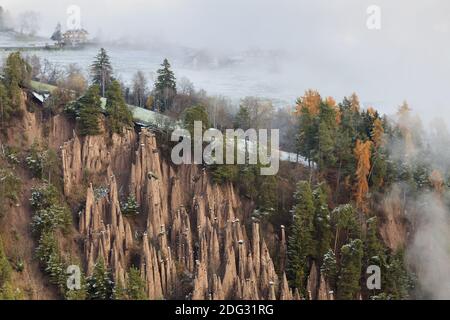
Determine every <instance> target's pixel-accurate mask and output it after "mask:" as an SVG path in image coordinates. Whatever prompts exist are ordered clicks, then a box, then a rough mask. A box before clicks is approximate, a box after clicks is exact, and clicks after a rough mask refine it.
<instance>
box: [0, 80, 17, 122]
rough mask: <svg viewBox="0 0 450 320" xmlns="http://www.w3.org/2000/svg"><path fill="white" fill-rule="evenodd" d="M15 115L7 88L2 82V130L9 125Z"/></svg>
mask: <svg viewBox="0 0 450 320" xmlns="http://www.w3.org/2000/svg"><path fill="white" fill-rule="evenodd" d="M13 113H14V108H13V107H12V105H11V101H10V99H9V95H8V92H7V91H6V87H5V86H4V85H3V83H2V82H0V128H4V126H5V125H6V124H7V123H8V121H9V120H10V118H11V116H12V115H13Z"/></svg>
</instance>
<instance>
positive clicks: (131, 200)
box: [122, 194, 139, 216]
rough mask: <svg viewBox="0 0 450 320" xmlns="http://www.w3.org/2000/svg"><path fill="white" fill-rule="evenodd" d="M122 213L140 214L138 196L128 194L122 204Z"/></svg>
mask: <svg viewBox="0 0 450 320" xmlns="http://www.w3.org/2000/svg"><path fill="white" fill-rule="evenodd" d="M122 213H123V214H124V215H129V216H135V215H138V214H139V204H138V203H137V201H136V197H135V196H134V195H133V194H132V195H130V196H128V198H127V201H126V202H125V203H124V204H122Z"/></svg>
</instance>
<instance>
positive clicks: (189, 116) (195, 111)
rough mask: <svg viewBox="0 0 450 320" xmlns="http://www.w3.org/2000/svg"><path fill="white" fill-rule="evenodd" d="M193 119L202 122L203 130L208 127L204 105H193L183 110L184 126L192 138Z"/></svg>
mask: <svg viewBox="0 0 450 320" xmlns="http://www.w3.org/2000/svg"><path fill="white" fill-rule="evenodd" d="M195 121H201V122H202V130H203V131H204V130H207V129H208V128H209V127H210V125H209V119H208V112H207V111H206V108H205V107H204V106H194V107H190V108H187V109H186V110H185V111H184V127H185V128H186V129H187V130H188V131H189V132H190V134H191V137H192V138H193V137H194V124H195Z"/></svg>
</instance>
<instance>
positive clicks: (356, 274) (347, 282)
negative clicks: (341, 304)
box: [337, 239, 363, 300]
mask: <svg viewBox="0 0 450 320" xmlns="http://www.w3.org/2000/svg"><path fill="white" fill-rule="evenodd" d="M362 258H363V243H362V241H361V240H360V239H355V240H352V241H351V242H350V243H348V244H346V245H344V246H342V248H341V259H340V266H341V268H340V270H339V278H338V283H337V298H338V299H340V300H352V299H356V298H357V294H358V293H359V292H360V289H361V288H360V277H361V268H362Z"/></svg>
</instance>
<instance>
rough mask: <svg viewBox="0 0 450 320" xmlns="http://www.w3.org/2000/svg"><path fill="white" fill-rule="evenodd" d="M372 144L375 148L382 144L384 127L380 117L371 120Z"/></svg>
mask: <svg viewBox="0 0 450 320" xmlns="http://www.w3.org/2000/svg"><path fill="white" fill-rule="evenodd" d="M371 135H372V141H373V145H374V146H375V148H376V149H378V148H379V147H381V146H383V143H384V141H383V138H384V128H383V123H382V122H381V120H380V119H375V121H374V122H373V129H372V132H371Z"/></svg>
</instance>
